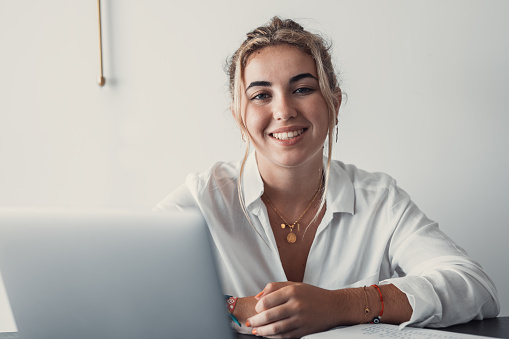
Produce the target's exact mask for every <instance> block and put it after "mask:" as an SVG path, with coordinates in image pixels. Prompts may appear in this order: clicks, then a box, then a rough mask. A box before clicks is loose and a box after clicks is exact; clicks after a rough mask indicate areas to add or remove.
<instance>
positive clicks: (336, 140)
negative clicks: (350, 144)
mask: <svg viewBox="0 0 509 339" xmlns="http://www.w3.org/2000/svg"><path fill="white" fill-rule="evenodd" d="M337 143H338V125H336V144H337Z"/></svg>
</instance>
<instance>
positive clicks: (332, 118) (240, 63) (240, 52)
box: [227, 17, 341, 221]
mask: <svg viewBox="0 0 509 339" xmlns="http://www.w3.org/2000/svg"><path fill="white" fill-rule="evenodd" d="M281 44H288V45H291V46H294V47H297V48H299V49H300V50H301V51H303V52H304V53H306V54H308V55H310V56H311V57H312V58H313V59H314V61H315V64H316V70H317V73H318V83H319V86H320V91H321V93H322V96H323V98H324V99H325V102H326V104H327V107H328V121H329V126H328V134H327V135H328V150H327V151H328V161H327V170H326V172H325V184H324V192H323V194H322V198H321V203H320V208H319V209H318V211H317V213H316V215H315V217H314V218H313V221H314V220H315V219H316V217H317V216H318V214H319V213H320V211H321V209H322V207H323V205H324V204H325V194H326V192H327V186H328V182H329V169H330V163H331V156H332V139H333V138H332V135H333V133H334V126H335V125H336V114H337V109H338V108H339V104H340V96H341V89H340V87H339V83H338V80H337V77H336V74H335V72H334V67H333V65H332V60H331V56H330V53H329V50H330V44H328V43H327V42H326V41H325V40H324V39H323V38H322V37H321V36H319V35H317V34H313V33H310V32H308V31H306V30H304V28H303V27H302V26H301V25H299V24H298V23H296V22H295V21H293V20H290V19H280V18H279V17H273V18H272V20H271V21H270V22H269V23H268V24H267V25H266V26H261V27H258V28H257V29H255V30H253V31H252V32H249V33H247V39H246V40H245V41H244V42H243V43H242V44H241V46H240V47H239V49H237V51H236V52H235V53H234V54H233V56H232V57H231V59H230V61H229V65H228V70H227V72H228V76H229V87H230V95H231V98H232V111H233V113H234V116H235V120H236V121H237V124H238V126H239V127H240V129H241V132H242V134H243V135H244V134H245V135H247V136H248V135H249V132H248V130H247V127H246V125H245V124H244V120H243V118H242V112H241V95H242V90H243V76H244V70H245V67H246V63H247V61H248V59H249V57H250V56H251V54H253V52H255V51H257V50H260V49H262V48H264V47H267V46H277V45H281ZM246 143H247V145H246V151H245V154H244V158H243V160H242V165H241V168H240V173H239V178H238V187H237V189H238V195H239V200H240V203H241V206H242V209H243V211H244V214H245V215H246V217H247V218H248V220H249V221H250V218H249V217H248V214H247V211H246V207H245V203H244V197H243V193H242V175H243V172H244V166H245V164H246V160H247V157H248V155H249V150H250V145H251V143H250V140H249V137H248V138H247V140H246Z"/></svg>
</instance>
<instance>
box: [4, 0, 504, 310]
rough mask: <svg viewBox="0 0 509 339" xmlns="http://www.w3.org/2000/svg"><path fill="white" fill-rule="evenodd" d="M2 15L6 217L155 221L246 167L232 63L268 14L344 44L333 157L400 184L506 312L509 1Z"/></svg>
mask: <svg viewBox="0 0 509 339" xmlns="http://www.w3.org/2000/svg"><path fill="white" fill-rule="evenodd" d="M102 2H103V43H104V61H105V67H104V71H105V76H106V79H107V83H106V86H105V87H104V88H100V87H99V86H98V85H97V84H96V78H97V75H98V52H97V13H96V7H95V6H96V2H95V1H68V0H47V1H36V0H18V1H15V0H0V206H3V207H15V206H37V207H41V206H43V207H44V206H50V207H55V206H68V207H91V208H96V207H100V208H103V207H106V208H113V207H115V208H129V209H150V208H151V207H152V206H153V205H154V204H156V203H157V202H158V201H159V200H160V199H161V198H163V197H164V196H165V195H166V194H167V193H168V192H170V191H171V190H172V189H174V188H175V187H176V186H177V185H178V184H180V183H181V182H182V181H183V180H184V178H185V175H186V173H188V172H190V171H196V170H203V169H205V168H207V167H209V166H210V165H211V164H212V163H213V162H214V161H216V160H227V161H228V160H236V159H239V158H240V156H241V155H242V153H243V149H242V142H241V138H240V134H239V133H238V131H237V130H236V127H235V124H234V122H233V120H232V119H231V116H230V113H229V111H228V106H229V102H228V95H227V80H226V76H225V74H224V72H223V70H222V65H223V63H224V60H225V58H226V57H227V56H229V55H231V54H232V53H233V52H234V50H235V48H236V47H237V46H238V44H239V43H240V42H241V41H242V40H243V38H244V34H245V33H246V32H247V31H248V30H250V29H252V28H255V27H257V26H258V25H260V24H262V23H265V22H266V21H267V20H268V19H269V18H270V17H271V16H273V15H274V14H278V15H282V16H288V17H292V18H297V19H299V20H300V22H301V23H303V24H304V25H305V26H306V27H307V28H310V29H312V30H318V31H320V32H323V33H325V35H326V36H328V37H329V38H331V40H333V42H334V57H335V59H336V63H337V65H338V66H339V69H340V70H341V74H342V81H343V89H344V91H345V92H347V93H348V96H349V99H348V103H347V104H346V105H345V106H343V108H342V109H341V129H340V132H341V136H340V143H339V145H338V146H337V149H336V150H335V151H336V158H339V159H341V160H343V161H345V162H350V163H355V164H357V165H358V166H359V167H361V168H364V169H367V170H370V171H384V172H388V173H389V174H391V175H392V176H394V177H395V178H397V179H398V182H399V184H400V185H401V186H402V187H403V188H404V189H405V190H407V191H408V192H409V193H410V194H411V195H412V197H413V198H414V200H415V201H416V202H417V203H418V204H419V206H420V207H421V208H422V209H423V210H424V211H425V212H426V213H427V214H428V215H429V216H430V217H431V218H433V219H435V220H438V221H439V222H440V224H441V227H442V229H443V230H445V231H446V232H447V233H448V234H449V235H450V236H451V237H452V238H454V239H455V240H456V241H457V242H458V243H460V244H461V245H462V246H463V247H465V248H466V249H467V251H468V252H469V253H470V254H471V255H472V257H474V258H476V259H477V260H478V261H480V262H481V263H482V264H483V266H484V267H485V268H486V270H487V272H488V273H489V274H490V275H491V276H492V277H493V279H494V280H495V283H496V284H497V286H498V289H499V293H500V295H501V301H502V314H503V315H509V292H507V288H506V286H508V285H509V275H508V273H507V263H506V258H507V257H509V251H508V249H507V238H508V231H507V223H508V220H509V218H508V212H507V211H508V208H507V205H508V204H507V203H508V195H507V192H508V191H509V179H508V178H507V167H508V165H509V159H508V156H507V153H508V152H507V148H508V146H509V133H506V130H507V129H508V127H509V114H508V113H509V67H508V63H507V61H508V60H509V39H508V38H507V32H509V20H507V13H509V2H507V1H493V0H492V1H482V0H478V1H472V0H468V1H467V0H457V1H441V0H440V1H438V0H433V1H429V0H427V1H424V0H423V1H403V0H401V1H354V0H351V1H337V0H334V1H333V0H330V1H319V2H314V3H311V2H309V1H300V0H296V1H272V0H268V1H267V0H260V1H257V2H255V3H253V2H240V1H233V0H231V1H214V2H213V1H199V2H197V1H187V2H184V1H178V2H177V1H174V2H170V1H155V0H151V1H134V0H103V1H102Z"/></svg>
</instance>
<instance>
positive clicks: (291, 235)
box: [263, 179, 323, 244]
mask: <svg viewBox="0 0 509 339" xmlns="http://www.w3.org/2000/svg"><path fill="white" fill-rule="evenodd" d="M322 185H323V179H322V181H321V182H320V187H318V190H317V191H316V193H315V195H314V196H313V198H312V199H311V201H310V202H309V204H308V206H307V207H306V209H305V210H304V212H302V214H301V215H300V217H298V218H297V220H295V222H294V223H293V224H290V223H289V222H287V221H286V220H285V218H283V216H282V215H281V214H280V213H279V211H278V210H277V209H276V207H275V206H274V205H273V204H272V201H270V199H269V197H268V196H267V194H265V193H263V196H265V199H266V200H267V202H268V203H269V205H270V207H272V209H273V210H274V212H276V214H277V215H279V217H280V218H281V220H283V223H282V224H281V228H282V229H285V228H286V227H288V228H289V229H290V233H288V234H287V235H286V241H287V242H288V243H289V244H293V243H295V242H296V241H297V235H296V234H295V233H294V232H293V229H294V228H295V226H297V231H300V224H299V221H300V219H302V217H303V216H304V214H306V212H307V211H308V210H309V208H310V207H311V205H312V204H313V201H315V199H316V197H317V196H318V193H320V191H321V190H322ZM308 227H309V225H308Z"/></svg>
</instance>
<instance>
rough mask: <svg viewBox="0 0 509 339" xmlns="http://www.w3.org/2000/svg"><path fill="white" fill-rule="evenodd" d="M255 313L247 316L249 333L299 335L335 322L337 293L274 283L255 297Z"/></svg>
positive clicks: (276, 335)
mask: <svg viewBox="0 0 509 339" xmlns="http://www.w3.org/2000/svg"><path fill="white" fill-rule="evenodd" d="M254 298H255V299H256V301H253V302H256V304H255V306H254V309H255V311H256V314H254V315H251V316H250V317H249V318H247V321H246V326H248V327H251V328H252V333H253V334H255V335H259V336H264V337H268V338H300V337H302V336H304V335H306V334H310V333H316V332H321V331H325V330H328V329H330V328H332V327H335V326H337V324H338V311H339V310H338V305H340V303H337V302H335V301H336V299H337V298H338V297H337V294H335V293H334V291H330V290H326V289H323V288H319V287H316V286H313V285H309V284H304V283H295V282H275V283H270V284H267V286H266V287H265V288H264V289H263V291H262V292H260V293H259V294H258V295H257V296H255V297H254Z"/></svg>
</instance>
